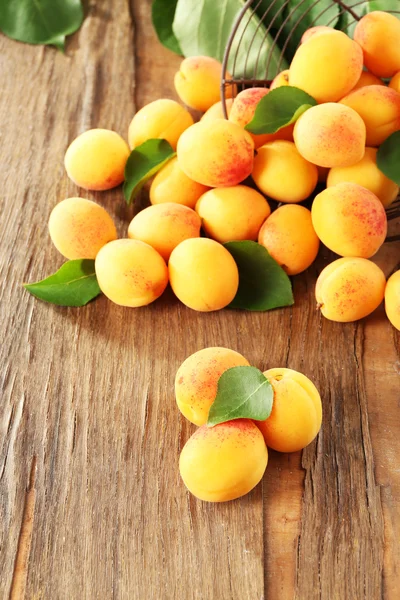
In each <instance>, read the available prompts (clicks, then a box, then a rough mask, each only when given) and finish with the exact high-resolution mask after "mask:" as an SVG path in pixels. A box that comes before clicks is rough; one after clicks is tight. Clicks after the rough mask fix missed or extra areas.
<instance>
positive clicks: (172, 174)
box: [150, 156, 210, 208]
mask: <svg viewBox="0 0 400 600" xmlns="http://www.w3.org/2000/svg"><path fill="white" fill-rule="evenodd" d="M209 189H210V188H209V187H207V186H206V185H202V184H201V183H197V181H193V179H190V177H188V176H187V175H186V174H185V173H184V172H183V171H182V169H181V168H180V166H179V164H178V159H177V158H176V156H175V157H174V158H172V159H171V160H170V161H168V162H167V164H166V165H165V166H164V167H163V168H162V169H161V170H160V171H159V172H158V173H157V175H156V176H155V177H154V179H153V181H152V183H151V186H150V202H151V203H152V204H163V203H165V202H174V203H175V204H182V205H184V206H188V207H189V208H194V207H195V206H196V202H197V200H198V199H199V198H200V196H202V195H203V194H204V193H205V192H206V191H207V190H209Z"/></svg>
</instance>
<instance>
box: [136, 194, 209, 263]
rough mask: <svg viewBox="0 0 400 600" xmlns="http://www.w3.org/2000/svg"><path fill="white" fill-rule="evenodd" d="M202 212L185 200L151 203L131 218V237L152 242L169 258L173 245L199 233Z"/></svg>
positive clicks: (158, 250)
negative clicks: (178, 202)
mask: <svg viewBox="0 0 400 600" xmlns="http://www.w3.org/2000/svg"><path fill="white" fill-rule="evenodd" d="M200 227H201V219H200V217H199V215H198V214H197V213H196V212H195V211H194V210H192V209H191V208H188V207H187V206H183V205H182V204H174V203H173V202H165V203H163V204H155V205H154V206H148V207H147V208H145V209H144V210H142V211H140V212H139V213H138V214H137V215H135V216H134V217H133V219H132V221H131V222H130V225H129V229H128V237H129V238H131V239H133V240H141V241H142V242H146V244H149V245H150V246H152V247H153V248H154V249H155V250H157V252H158V253H159V254H161V256H162V257H163V259H164V260H166V261H168V259H169V257H170V254H171V252H172V250H173V249H174V248H176V246H177V245H178V244H180V243H181V242H183V240H187V239H189V238H194V237H200Z"/></svg>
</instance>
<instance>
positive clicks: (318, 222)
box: [311, 183, 387, 258]
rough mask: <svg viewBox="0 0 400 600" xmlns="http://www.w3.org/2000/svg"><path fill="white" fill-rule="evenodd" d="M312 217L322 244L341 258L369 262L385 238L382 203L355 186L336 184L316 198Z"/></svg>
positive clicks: (385, 229) (369, 193)
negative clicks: (359, 259)
mask: <svg viewBox="0 0 400 600" xmlns="http://www.w3.org/2000/svg"><path fill="white" fill-rule="evenodd" d="M311 216H312V223H313V225H314V229H315V231H316V234H317V235H318V237H319V239H320V240H321V242H322V243H323V244H325V246H327V248H329V249H330V250H332V251H333V252H336V254H339V255H340V256H359V257H362V258H370V257H371V256H373V255H374V254H375V253H376V252H377V251H378V250H379V248H380V247H381V246H382V244H383V242H384V241H385V238H386V233H387V219H386V212H385V209H384V208H383V205H382V202H380V200H379V199H378V198H377V197H376V196H375V194H373V193H372V192H370V191H369V190H367V189H366V188H364V187H362V186H361V185H357V184H356V183H338V184H337V185H334V186H332V187H329V188H327V189H326V190H324V191H323V192H321V193H320V194H318V196H316V197H315V199H314V202H313V205H312V209H311Z"/></svg>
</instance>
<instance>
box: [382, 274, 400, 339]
mask: <svg viewBox="0 0 400 600" xmlns="http://www.w3.org/2000/svg"><path fill="white" fill-rule="evenodd" d="M385 310H386V315H387V318H388V319H389V321H390V322H391V324H392V325H393V327H395V328H396V329H398V330H399V331H400V271H396V272H395V273H393V275H391V276H390V277H389V279H388V280H387V284H386V288H385Z"/></svg>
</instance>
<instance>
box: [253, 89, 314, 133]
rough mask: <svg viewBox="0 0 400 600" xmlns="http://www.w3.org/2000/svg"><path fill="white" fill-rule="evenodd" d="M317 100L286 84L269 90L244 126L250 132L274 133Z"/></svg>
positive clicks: (294, 119)
mask: <svg viewBox="0 0 400 600" xmlns="http://www.w3.org/2000/svg"><path fill="white" fill-rule="evenodd" d="M316 104H317V101H316V100H315V99H314V98H313V97H312V96H310V94H307V93H306V92H303V90H300V89H299V88H296V87H293V86H290V85H287V86H282V87H279V88H276V89H274V90H271V91H270V92H269V93H268V94H267V95H266V96H264V97H263V98H261V100H260V102H259V103H258V104H257V107H256V110H255V113H254V117H253V118H252V120H251V121H250V123H248V124H247V125H246V127H245V129H247V131H250V132H251V133H256V134H260V133H276V132H277V131H279V130H280V129H282V127H286V126H287V125H290V124H291V123H294V122H295V121H297V119H298V118H299V117H300V115H302V114H303V113H304V112H305V111H306V110H308V109H309V108H311V107H312V106H315V105H316Z"/></svg>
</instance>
